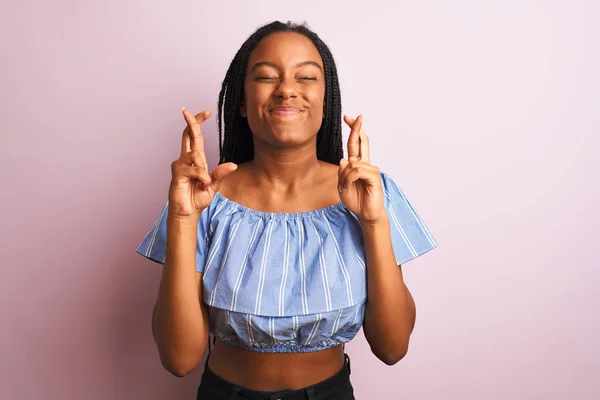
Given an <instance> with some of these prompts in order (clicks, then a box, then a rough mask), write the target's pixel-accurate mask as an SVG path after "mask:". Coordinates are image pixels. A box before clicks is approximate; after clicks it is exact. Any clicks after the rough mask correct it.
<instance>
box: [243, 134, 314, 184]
mask: <svg viewBox="0 0 600 400" xmlns="http://www.w3.org/2000/svg"><path fill="white" fill-rule="evenodd" d="M262 147H263V146H261V144H259V143H257V142H256V141H255V143H254V159H253V160H252V161H251V165H252V168H253V169H254V171H255V174H256V175H255V176H256V179H257V181H258V183H263V184H267V185H269V186H271V187H272V188H280V189H282V190H285V191H287V190H290V189H293V188H295V187H297V186H299V185H302V184H303V183H304V182H307V181H312V180H313V177H314V173H315V172H316V171H317V170H318V169H320V168H321V164H320V162H319V160H318V159H317V152H316V143H312V144H310V145H308V146H305V147H301V148H294V149H273V148H269V149H265V148H262Z"/></svg>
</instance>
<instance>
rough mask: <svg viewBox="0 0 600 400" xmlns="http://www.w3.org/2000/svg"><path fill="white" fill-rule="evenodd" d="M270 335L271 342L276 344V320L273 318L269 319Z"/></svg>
mask: <svg viewBox="0 0 600 400" xmlns="http://www.w3.org/2000/svg"><path fill="white" fill-rule="evenodd" d="M269 334H270V335H271V341H272V342H273V344H275V320H274V319H273V317H269Z"/></svg>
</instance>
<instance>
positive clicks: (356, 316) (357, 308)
mask: <svg viewBox="0 0 600 400" xmlns="http://www.w3.org/2000/svg"><path fill="white" fill-rule="evenodd" d="M359 310H360V307H356V313H355V314H354V322H353V324H355V325H356V323H357V322H358V311H359Z"/></svg>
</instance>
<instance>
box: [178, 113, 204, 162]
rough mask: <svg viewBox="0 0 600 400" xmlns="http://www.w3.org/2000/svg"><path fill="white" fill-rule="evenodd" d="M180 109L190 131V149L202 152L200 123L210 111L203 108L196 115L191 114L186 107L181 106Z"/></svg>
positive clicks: (202, 142) (202, 141)
mask: <svg viewBox="0 0 600 400" xmlns="http://www.w3.org/2000/svg"><path fill="white" fill-rule="evenodd" d="M182 111H183V117H184V118H185V121H186V122H187V124H188V127H189V129H190V132H191V149H192V150H200V151H202V152H204V137H203V136H202V131H201V130H200V125H201V124H202V123H204V121H206V120H207V119H208V118H209V117H210V111H209V110H205V111H203V112H201V113H200V114H198V115H196V116H194V115H192V113H191V112H190V111H189V110H187V109H186V108H183V110H182Z"/></svg>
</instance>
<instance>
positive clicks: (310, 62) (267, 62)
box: [250, 61, 323, 72]
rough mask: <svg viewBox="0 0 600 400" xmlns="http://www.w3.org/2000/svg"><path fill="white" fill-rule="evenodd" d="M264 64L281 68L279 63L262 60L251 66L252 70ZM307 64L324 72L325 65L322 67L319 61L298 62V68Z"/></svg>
mask: <svg viewBox="0 0 600 400" xmlns="http://www.w3.org/2000/svg"><path fill="white" fill-rule="evenodd" d="M263 65H266V66H268V67H273V68H279V66H277V64H274V63H272V62H269V61H261V62H257V63H256V64H254V65H253V66H252V68H250V72H252V71H254V70H255V69H256V68H258V67H261V66H263ZM306 65H313V66H315V67H317V68H319V69H320V70H321V72H323V67H321V65H320V64H319V63H317V62H316V61H302V62H300V63H298V64H296V68H300V67H304V66H306Z"/></svg>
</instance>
